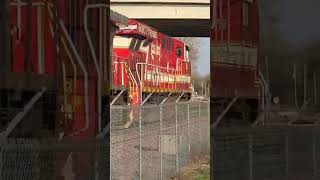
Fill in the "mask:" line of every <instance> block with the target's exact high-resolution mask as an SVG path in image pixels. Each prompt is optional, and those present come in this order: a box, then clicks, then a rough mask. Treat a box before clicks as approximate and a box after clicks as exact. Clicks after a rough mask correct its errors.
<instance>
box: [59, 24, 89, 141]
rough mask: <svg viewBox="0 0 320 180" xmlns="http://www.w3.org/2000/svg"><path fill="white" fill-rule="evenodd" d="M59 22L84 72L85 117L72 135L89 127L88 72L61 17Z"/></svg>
mask: <svg viewBox="0 0 320 180" xmlns="http://www.w3.org/2000/svg"><path fill="white" fill-rule="evenodd" d="M59 23H60V27H61V29H62V32H63V34H64V36H65V37H66V39H67V41H68V43H69V45H70V47H71V49H72V51H73V53H74V55H75V57H76V60H77V61H78V63H79V65H80V68H81V70H82V71H83V74H84V94H85V95H84V101H85V119H86V121H85V126H84V127H83V128H82V129H80V130H79V131H77V132H75V133H73V134H72V135H76V134H78V133H80V132H82V131H85V130H87V129H88V128H89V96H88V93H89V92H88V72H87V70H86V67H85V65H84V63H83V62H82V59H81V57H80V55H79V54H78V52H77V49H76V47H75V46H74V44H73V42H72V40H71V38H70V36H69V34H68V32H67V30H66V28H65V26H64V24H63V22H62V20H61V19H60V22H59Z"/></svg>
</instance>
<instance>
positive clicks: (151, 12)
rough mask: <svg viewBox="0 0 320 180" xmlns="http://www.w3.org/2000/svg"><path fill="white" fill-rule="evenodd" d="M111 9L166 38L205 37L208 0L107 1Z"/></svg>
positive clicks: (208, 8) (207, 29)
mask: <svg viewBox="0 0 320 180" xmlns="http://www.w3.org/2000/svg"><path fill="white" fill-rule="evenodd" d="M110 4H111V9H112V10H113V11H116V12H118V13H120V14H123V15H124V16H127V17H128V18H132V19H137V20H140V21H142V22H144V23H146V24H148V25H150V26H152V27H154V28H156V29H158V30H159V31H160V32H163V33H165V34H167V35H170V36H175V37H209V36H210V33H209V29H210V1H209V0H111V1H110Z"/></svg>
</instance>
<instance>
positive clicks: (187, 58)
mask: <svg viewBox="0 0 320 180" xmlns="http://www.w3.org/2000/svg"><path fill="white" fill-rule="evenodd" d="M189 51H190V48H189V46H187V45H186V51H185V59H186V61H189V60H190V59H189Z"/></svg>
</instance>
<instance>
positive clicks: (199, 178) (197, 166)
mask: <svg viewBox="0 0 320 180" xmlns="http://www.w3.org/2000/svg"><path fill="white" fill-rule="evenodd" d="M209 159H210V157H209V156H208V157H203V158H197V159H195V160H193V161H191V162H190V163H188V164H187V165H186V166H185V167H184V168H182V169H181V170H180V172H179V174H178V175H177V176H176V177H174V178H172V179H171V180H210V161H209Z"/></svg>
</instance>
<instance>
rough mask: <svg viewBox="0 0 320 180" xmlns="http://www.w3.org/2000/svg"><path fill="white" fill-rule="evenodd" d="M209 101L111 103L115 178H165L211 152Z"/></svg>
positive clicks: (113, 170)
mask: <svg viewBox="0 0 320 180" xmlns="http://www.w3.org/2000/svg"><path fill="white" fill-rule="evenodd" d="M209 124H210V123H209V103H208V102H188V103H170V104H169V103H168V104H163V105H157V106H155V105H150V106H140V107H128V106H113V107H111V179H112V180H132V179H139V180H140V179H145V180H149V179H152V180H164V179H170V178H172V177H173V176H174V175H175V174H176V173H177V172H178V171H179V170H180V168H181V167H183V166H184V165H186V163H187V162H188V161H189V160H191V159H194V158H197V157H199V156H205V155H209V148H210V144H209V143H210V139H209V138H210V129H209V128H210V127H209Z"/></svg>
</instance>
